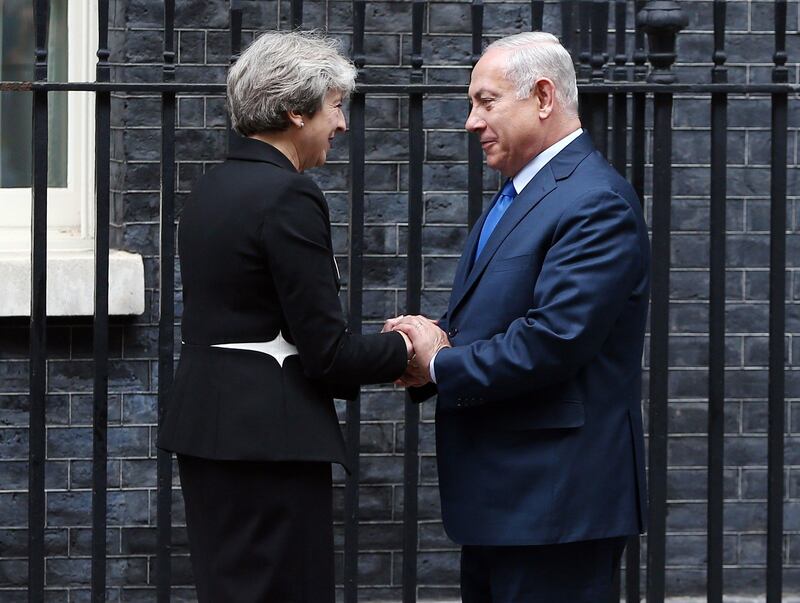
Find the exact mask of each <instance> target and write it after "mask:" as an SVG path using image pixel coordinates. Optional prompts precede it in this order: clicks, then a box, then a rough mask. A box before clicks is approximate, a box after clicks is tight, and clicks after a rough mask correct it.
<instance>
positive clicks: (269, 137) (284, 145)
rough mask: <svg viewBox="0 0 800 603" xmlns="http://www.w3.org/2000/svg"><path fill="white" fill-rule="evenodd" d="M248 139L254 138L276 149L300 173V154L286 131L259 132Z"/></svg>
mask: <svg viewBox="0 0 800 603" xmlns="http://www.w3.org/2000/svg"><path fill="white" fill-rule="evenodd" d="M248 138H254V139H256V140H260V141H261V142H266V143H267V144H270V145H272V146H273V147H275V148H276V149H278V150H279V151H280V152H281V153H283V154H284V155H286V158H287V159H288V160H289V161H291V162H292V165H293V166H294V168H295V169H296V170H297V171H298V172H302V171H303V170H302V168H301V167H300V154H299V153H298V152H297V146H296V145H295V144H294V141H293V140H292V139H291V136H290V135H289V134H288V130H281V131H278V132H261V133H259V134H251V135H250V136H248Z"/></svg>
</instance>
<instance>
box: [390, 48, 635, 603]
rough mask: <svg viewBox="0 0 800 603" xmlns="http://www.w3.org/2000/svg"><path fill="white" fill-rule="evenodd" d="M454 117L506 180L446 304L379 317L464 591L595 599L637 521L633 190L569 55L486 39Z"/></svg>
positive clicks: (476, 596) (511, 599) (494, 601)
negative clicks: (586, 106)
mask: <svg viewBox="0 0 800 603" xmlns="http://www.w3.org/2000/svg"><path fill="white" fill-rule="evenodd" d="M469 97H470V101H471V103H472V109H471V111H470V114H469V118H468V119H467V122H466V128H467V130H469V131H470V132H471V133H473V134H475V135H476V136H479V137H480V140H481V144H482V146H483V150H484V152H485V154H486V163H487V165H488V166H489V167H491V168H492V169H495V170H497V171H499V172H500V173H501V174H503V176H504V177H505V178H506V179H507V180H506V182H505V183H504V185H503V188H502V190H501V191H500V193H498V195H497V196H496V197H495V200H494V201H493V203H492V205H491V207H490V208H489V209H488V210H487V211H486V212H484V214H483V216H481V219H480V220H479V221H478V223H477V224H476V225H475V228H474V229H473V230H472V232H471V233H470V235H469V238H468V239H467V244H466V249H465V250H464V253H463V255H462V256H461V259H460V262H459V264H458V268H457V271H456V276H455V282H454V283H453V290H452V295H451V297H450V302H449V305H448V309H447V312H446V314H445V315H444V316H443V317H442V318H441V319H440V320H439V321H438V324H437V323H434V322H432V321H430V320H428V319H426V318H424V317H420V316H413V317H412V316H406V317H399V318H397V319H391V320H389V321H387V324H386V327H385V328H386V329H391V328H394V329H400V330H403V332H405V333H406V334H407V335H409V337H410V338H411V340H412V342H413V345H414V349H415V352H416V357H415V358H414V360H413V361H412V363H411V365H410V368H409V371H408V372H407V373H406V375H405V376H404V377H403V379H402V380H401V382H402V383H403V384H405V385H408V386H412V387H411V390H410V391H411V395H412V397H413V398H414V399H415V400H417V401H422V400H424V399H426V398H428V397H430V396H432V395H434V394H438V402H437V408H436V450H437V459H438V468H439V487H440V492H441V501H442V519H443V522H444V528H445V530H446V531H447V534H448V535H449V536H450V537H451V538H452V539H453V540H454V541H455V542H457V543H459V544H461V545H462V556H461V588H462V597H463V601H464V602H465V603H488V602H491V603H599V602H606V601H608V600H610V596H611V590H612V586H611V585H612V578H613V575H614V572H615V571H616V570H617V569H618V565H619V560H620V557H621V554H622V550H623V548H624V542H625V538H626V537H627V536H629V535H633V534H639V533H640V532H642V531H643V530H644V528H645V517H646V506H645V505H646V502H645V501H646V494H645V477H644V440H643V432H642V417H641V408H640V395H641V357H642V345H643V340H644V330H645V320H646V315H647V305H648V290H649V270H650V268H649V263H650V259H649V241H648V237H647V229H646V226H645V222H644V219H643V216H642V210H641V206H640V203H639V200H638V199H637V197H636V194H635V193H634V191H633V189H632V188H631V186H630V185H629V184H628V182H626V181H625V179H624V178H622V177H621V176H620V175H619V174H618V173H617V172H616V171H614V169H612V168H611V167H610V166H609V165H608V163H607V162H606V160H605V159H604V157H603V156H602V155H601V154H600V153H599V152H598V151H597V150H596V149H595V148H594V146H593V145H592V142H591V140H590V139H589V136H588V135H587V134H586V133H585V132H583V131H582V130H581V124H580V121H579V118H578V111H577V99H578V94H577V87H576V83H575V72H574V68H573V64H572V60H571V58H570V56H569V54H568V53H567V51H566V50H565V49H564V48H563V47H562V46H561V44H559V42H558V40H557V39H556V38H555V37H554V36H551V35H550V34H545V33H541V32H535V33H525V34H518V35H514V36H510V37H508V38H504V39H502V40H499V41H497V42H495V43H493V44H492V45H491V46H489V47H488V48H487V50H486V52H485V53H484V54H483V56H482V58H481V59H480V61H479V62H478V63H477V65H476V66H475V69H474V70H473V72H472V79H471V82H470V86H469Z"/></svg>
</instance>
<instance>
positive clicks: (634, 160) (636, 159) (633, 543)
mask: <svg viewBox="0 0 800 603" xmlns="http://www.w3.org/2000/svg"><path fill="white" fill-rule="evenodd" d="M642 8H644V0H636V3H635V5H634V11H635V13H636V14H638V13H639V11H640V10H641V9H642ZM634 26H635V34H634V51H633V79H634V81H637V82H641V81H644V80H645V79H646V78H647V65H646V61H647V55H646V53H645V49H644V29H642V27H640V26H639V25H638V24H637V23H636V22H635V19H634ZM632 96H633V100H632V102H633V110H632V115H631V120H632V123H631V138H632V140H631V184H633V188H634V190H635V191H636V194H637V195H638V196H639V200H640V202H641V203H642V205H643V206H644V172H645V170H644V167H645V159H646V158H645V140H646V138H645V136H646V133H645V108H646V102H647V95H645V94H644V93H642V92H636V93H634V94H633V95H632ZM640 566H641V538H640V537H639V536H632V537H631V538H629V539H628V546H627V549H626V555H625V600H626V603H639V601H640V597H641V578H640V569H641V568H640Z"/></svg>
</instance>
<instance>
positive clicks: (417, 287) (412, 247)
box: [402, 0, 425, 603]
mask: <svg viewBox="0 0 800 603" xmlns="http://www.w3.org/2000/svg"><path fill="white" fill-rule="evenodd" d="M424 15H425V0H414V4H413V6H412V30H411V31H412V39H411V83H412V84H421V83H422V81H423V73H422V28H423V23H424V22H423V18H424ZM408 101H409V102H408V153H409V157H408V251H407V253H408V270H407V283H406V311H407V312H408V313H409V314H418V313H419V312H420V301H421V295H422V217H423V200H422V199H423V197H422V164H423V162H424V160H425V156H424V155H425V139H424V136H425V134H424V132H423V124H422V108H423V103H422V94H420V93H416V92H415V93H412V94H410V95H409V99H408ZM403 450H404V458H403V572H402V576H403V589H402V590H403V603H415V602H416V600H417V543H418V540H419V539H418V535H417V530H418V527H417V520H418V517H417V508H418V501H417V488H418V485H419V405H418V404H417V403H415V402H412V400H411V398H410V396H409V395H408V393H406V403H405V437H404V447H403Z"/></svg>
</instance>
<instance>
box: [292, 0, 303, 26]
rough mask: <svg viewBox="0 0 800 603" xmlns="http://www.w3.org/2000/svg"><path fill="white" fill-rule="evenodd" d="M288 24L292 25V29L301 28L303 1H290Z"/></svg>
mask: <svg viewBox="0 0 800 603" xmlns="http://www.w3.org/2000/svg"><path fill="white" fill-rule="evenodd" d="M289 22H290V23H291V24H292V29H300V28H301V27H303V0H292V4H291V12H290V14H289Z"/></svg>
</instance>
